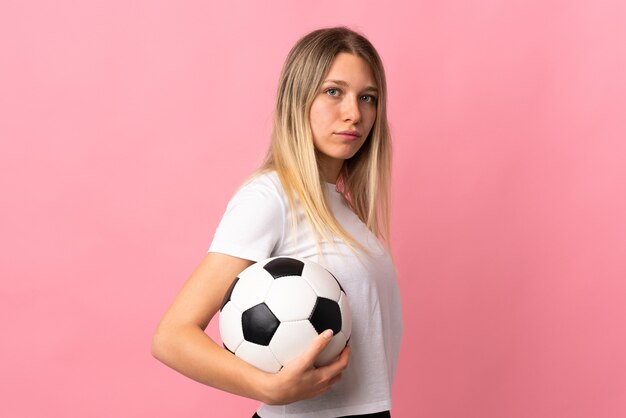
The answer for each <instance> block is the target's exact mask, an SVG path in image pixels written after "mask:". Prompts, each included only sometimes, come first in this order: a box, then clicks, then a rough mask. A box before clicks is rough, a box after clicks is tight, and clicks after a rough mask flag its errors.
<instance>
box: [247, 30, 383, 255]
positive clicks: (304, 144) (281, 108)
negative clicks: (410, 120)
mask: <svg viewBox="0 0 626 418" xmlns="http://www.w3.org/2000/svg"><path fill="white" fill-rule="evenodd" d="M341 52H347V53H350V54H353V55H355V56H358V57H360V58H362V59H363V60H364V61H365V62H367V63H368V64H369V66H370V68H371V70H372V73H373V75H374V78H375V80H376V83H377V85H378V91H379V94H378V100H377V107H376V119H375V121H374V125H373V126H372V129H371V131H370V133H369V136H368V138H367V139H366V140H365V142H364V144H363V145H362V146H361V148H360V149H359V151H358V152H357V153H356V154H355V155H354V156H353V157H352V158H350V159H348V160H346V161H345V162H344V165H343V168H342V171H341V173H340V175H339V179H338V187H339V188H340V190H341V191H342V192H343V194H344V196H345V197H346V200H347V201H348V203H349V204H350V206H351V207H352V209H353V211H354V212H355V213H356V215H357V216H358V217H359V218H360V219H361V220H362V221H363V223H365V225H366V226H367V228H368V229H369V230H370V231H372V233H373V234H374V235H376V236H377V237H378V238H379V239H381V240H382V241H383V242H385V243H386V244H387V245H388V244H389V199H390V193H389V189H390V175H391V139H390V133H389V126H388V123H387V84H386V80H385V73H384V69H383V65H382V61H381V59H380V57H379V55H378V53H377V52H376V50H375V49H374V46H373V45H372V44H371V43H370V42H369V41H368V40H367V39H366V38H365V37H364V36H362V35H361V34H359V33H357V32H355V31H353V30H351V29H348V28H346V27H333V28H324V29H318V30H315V31H313V32H311V33H309V34H307V35H305V36H304V37H302V38H301V39H300V40H299V41H298V42H297V43H296V44H295V45H294V47H293V48H292V49H291V51H290V52H289V54H288V56H287V59H286V60H285V64H284V66H283V69H282V72H281V75H280V79H279V82H278V90H277V94H276V107H275V111H274V123H273V129H272V137H271V145H270V148H269V150H268V152H267V155H266V157H265V161H264V162H263V164H262V165H261V167H260V168H259V170H257V173H260V172H267V171H272V170H275V171H276V172H277V173H278V176H279V178H280V180H281V182H282V184H283V187H284V189H285V192H286V194H287V198H288V201H289V204H290V209H291V211H292V213H294V216H293V217H292V218H293V219H294V222H295V220H296V219H297V216H295V213H296V198H297V200H298V203H299V204H300V206H301V207H302V208H303V210H304V214H305V216H306V220H307V221H308V223H309V226H310V227H311V229H312V231H313V232H314V233H315V234H316V235H317V239H318V242H319V241H321V240H322V239H324V240H327V241H330V242H332V236H333V235H335V236H338V237H340V238H341V239H343V240H344V241H345V242H346V243H347V244H348V245H349V246H350V247H351V248H353V249H354V248H355V247H356V248H360V249H363V246H362V245H361V244H359V243H358V242H357V241H356V240H355V239H354V238H353V237H352V236H351V235H350V234H349V233H348V232H347V231H345V229H344V228H343V227H342V226H341V225H340V224H339V222H337V220H336V219H335V217H334V216H333V214H332V212H331V210H330V209H329V206H328V202H327V201H326V198H325V196H324V192H323V186H322V183H323V179H322V177H321V175H320V170H319V166H318V163H317V159H316V153H315V147H314V145H313V134H312V130H311V125H310V120H309V112H310V109H311V103H312V102H313V100H314V99H315V97H316V95H317V94H318V92H319V89H320V87H321V84H322V82H323V80H324V77H325V76H326V74H327V73H328V70H329V68H330V66H331V64H332V62H333V59H334V58H335V56H336V55H337V54H339V53H341Z"/></svg>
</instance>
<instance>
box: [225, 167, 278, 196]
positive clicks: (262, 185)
mask: <svg viewBox="0 0 626 418" xmlns="http://www.w3.org/2000/svg"><path fill="white" fill-rule="evenodd" d="M253 197H257V198H259V199H264V200H267V199H270V200H278V201H280V202H281V203H284V202H285V192H284V188H283V185H282V183H281V182H280V178H279V177H278V173H276V171H264V172H257V173H254V174H252V175H251V176H250V177H248V178H247V179H246V180H245V181H244V182H243V184H242V185H241V186H240V187H239V188H238V189H237V191H236V193H235V196H234V198H240V199H241V198H253Z"/></svg>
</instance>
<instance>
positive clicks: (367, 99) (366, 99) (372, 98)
mask: <svg viewBox="0 0 626 418" xmlns="http://www.w3.org/2000/svg"><path fill="white" fill-rule="evenodd" d="M361 100H363V101H364V102H366V103H374V102H376V97H375V96H370V95H369V94H366V95H363V96H361Z"/></svg>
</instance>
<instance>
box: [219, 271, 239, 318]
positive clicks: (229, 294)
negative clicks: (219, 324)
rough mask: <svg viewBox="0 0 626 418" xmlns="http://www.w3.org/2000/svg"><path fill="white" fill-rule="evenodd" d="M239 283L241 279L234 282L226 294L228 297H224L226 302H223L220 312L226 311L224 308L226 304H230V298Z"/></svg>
mask: <svg viewBox="0 0 626 418" xmlns="http://www.w3.org/2000/svg"><path fill="white" fill-rule="evenodd" d="M238 281H239V277H237V278H235V280H233V283H232V284H231V285H230V287H229V288H228V291H227V292H226V295H225V296H224V300H223V301H222V307H221V308H220V312H221V311H222V309H224V306H226V304H227V303H228V302H230V297H231V296H232V295H233V289H234V288H235V285H236V284H237V282H238Z"/></svg>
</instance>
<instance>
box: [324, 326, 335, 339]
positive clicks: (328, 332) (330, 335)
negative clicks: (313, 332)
mask: <svg viewBox="0 0 626 418" xmlns="http://www.w3.org/2000/svg"><path fill="white" fill-rule="evenodd" d="M322 336H323V337H324V338H326V339H327V340H329V339H331V338H333V330H332V329H327V330H326V331H324V332H322Z"/></svg>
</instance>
